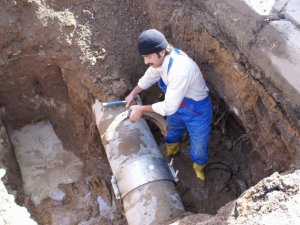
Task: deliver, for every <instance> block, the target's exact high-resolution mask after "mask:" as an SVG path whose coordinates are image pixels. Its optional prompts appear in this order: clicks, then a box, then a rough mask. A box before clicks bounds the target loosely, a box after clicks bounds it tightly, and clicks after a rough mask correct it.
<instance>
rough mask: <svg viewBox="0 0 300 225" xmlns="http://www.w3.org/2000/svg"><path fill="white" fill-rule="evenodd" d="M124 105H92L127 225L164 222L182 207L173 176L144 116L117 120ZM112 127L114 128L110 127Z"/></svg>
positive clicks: (179, 215) (173, 218) (178, 212)
mask: <svg viewBox="0 0 300 225" xmlns="http://www.w3.org/2000/svg"><path fill="white" fill-rule="evenodd" d="M125 110H126V108H125V107H124V106H119V107H102V105H101V103H100V102H99V101H96V103H95V104H94V105H93V112H94V116H95V120H96V125H97V128H98V131H99V133H100V136H101V139H102V142H103V145H104V148H105V151H106V155H107V158H108V161H109V164H110V166H111V169H112V173H113V175H114V177H115V182H116V184H117V187H118V190H119V192H120V196H121V198H122V200H123V206H124V210H125V214H126V218H127V221H128V224H129V225H141V224H143V225H154V224H166V223H167V222H168V221H172V220H175V219H178V218H180V217H182V215H183V213H184V207H183V205H182V202H181V200H180V197H179V195H178V193H177V191H176V188H175V184H174V179H173V176H172V174H171V172H170V170H169V168H168V166H167V164H166V163H165V162H164V158H163V156H162V154H161V152H160V150H159V148H158V146H157V144H156V142H155V140H154V138H153V136H152V133H151V131H150V129H149V127H148V125H147V123H146V122H145V120H144V119H140V120H139V122H136V123H132V122H130V121H129V119H124V117H123V118H122V119H121V120H124V121H122V122H121V123H120V124H118V123H117V122H116V120H118V118H120V116H119V117H118V115H119V114H120V113H122V112H124V111H125ZM112 130H113V131H112Z"/></svg>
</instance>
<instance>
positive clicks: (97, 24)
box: [0, 0, 293, 225]
mask: <svg viewBox="0 0 300 225" xmlns="http://www.w3.org/2000/svg"><path fill="white" fill-rule="evenodd" d="M196 5H197V4H196ZM193 7H195V5H194V3H193V2H192V1H185V5H184V7H182V2H181V1H174V2H170V1H164V2H161V3H158V2H157V1H151V2H150V1H149V2H148V1H130V0H122V1H103V0H85V1H77V0H59V1H57V0H45V1H41V0H19V1H2V2H1V3H0V21H1V22H0V30H1V34H0V49H1V53H0V83H1V86H0V119H1V120H2V121H3V124H4V126H1V129H4V127H5V130H6V132H7V133H8V136H10V134H11V133H12V132H13V131H14V130H16V129H19V128H21V127H23V126H25V125H27V124H31V123H36V122H39V121H42V120H49V121H50V122H51V124H52V126H53V128H54V130H55V133H56V134H57V136H58V137H59V139H60V140H61V141H62V143H63V146H64V148H65V149H67V150H68V151H72V152H73V153H74V154H75V155H76V156H77V157H79V158H80V159H81V160H82V161H83V163H84V169H83V171H82V175H81V178H80V179H79V180H78V181H77V182H74V183H71V184H61V185H60V186H59V188H60V189H61V190H63V192H64V193H65V197H64V199H63V200H62V201H54V200H53V199H51V198H46V199H45V200H43V201H42V202H41V203H40V204H39V205H38V206H35V205H34V204H33V203H32V201H31V200H30V196H27V195H26V194H25V193H24V192H23V189H22V182H21V179H22V177H21V174H20V170H19V168H18V164H17V162H16V159H15V156H14V153H13V146H12V145H11V143H10V141H9V140H8V138H7V139H5V138H4V137H2V136H1V138H2V139H1V140H6V141H5V142H4V143H5V146H6V148H7V149H11V151H9V152H6V153H5V154H2V155H0V156H1V157H0V165H1V166H3V167H4V168H7V173H6V177H5V180H4V184H5V185H6V187H7V189H8V190H9V191H10V193H12V194H14V195H15V197H16V202H17V203H18V204H19V205H21V206H24V207H26V208H27V209H28V210H29V211H30V213H31V215H32V217H33V218H34V220H36V221H37V222H38V224H43V225H47V224H49V225H50V224H66V225H67V224H91V225H92V224H126V219H125V217H124V212H123V209H122V204H121V202H119V201H116V200H115V197H114V195H113V194H112V188H111V185H110V177H111V175H112V174H111V170H110V167H109V164H108V161H107V159H106V156H105V152H104V149H103V146H102V145H101V141H100V138H99V134H98V132H97V130H96V127H95V124H94V119H93V115H92V112H91V105H92V104H93V102H94V100H95V99H96V98H97V99H99V100H100V101H110V100H120V99H123V98H124V97H125V96H126V94H128V93H129V91H130V90H131V89H132V88H133V87H134V85H135V84H136V82H137V80H138V79H139V77H140V76H141V75H142V74H143V72H144V71H145V68H146V67H145V66H144V65H143V60H142V58H141V57H140V56H139V55H138V53H137V51H136V45H135V41H136V38H137V37H138V35H139V33H140V32H141V31H143V30H144V29H146V28H150V27H156V28H157V29H160V30H162V31H163V32H164V33H165V34H166V36H167V38H168V39H169V41H170V42H172V43H174V44H175V45H176V46H178V47H180V48H182V49H183V50H185V51H186V52H187V53H189V54H190V55H191V56H192V57H193V58H194V59H195V61H196V62H197V63H198V64H199V66H200V68H201V70H202V72H203V74H204V77H205V78H206V80H207V82H208V86H209V88H210V90H211V97H212V100H213V107H214V123H213V130H212V134H211V144H210V161H209V164H208V165H207V167H206V169H205V172H206V175H207V180H206V182H200V181H199V180H197V179H196V177H195V175H194V172H193V170H192V161H191V160H190V158H189V152H188V149H189V141H188V138H187V137H186V139H185V140H184V141H183V142H182V144H181V152H180V153H179V154H178V155H177V156H175V168H177V169H179V171H180V172H179V179H180V182H179V183H178V185H177V189H178V192H179V194H180V196H181V198H182V201H183V204H184V206H185V209H186V211H187V212H192V213H205V214H216V213H217V211H218V210H219V209H220V208H221V207H222V206H224V205H225V204H226V203H228V202H230V201H232V200H234V199H236V198H237V197H238V196H240V194H241V193H242V192H243V191H245V189H247V188H248V187H251V186H253V185H254V184H256V183H257V182H258V181H259V180H261V179H262V178H264V177H266V176H268V175H270V174H271V173H272V172H274V171H276V170H278V169H279V168H280V169H279V171H284V170H286V168H289V163H290V160H291V158H292V154H293V153H292V152H288V151H289V150H288V148H287V147H286V144H285V143H284V141H282V139H283V138H282V136H281V134H280V133H278V130H276V129H275V128H276V124H274V122H272V123H269V121H270V120H271V119H270V118H268V117H267V116H266V115H263V114H262V111H264V110H265V108H263V106H262V105H263V102H264V103H265V104H269V103H270V104H273V102H272V99H271V98H270V97H268V96H267V94H266V92H265V91H264V90H263V89H262V88H261V87H258V86H259V85H258V83H255V82H254V84H253V82H252V81H251V79H250V78H249V79H248V78H247V79H248V80H247V79H246V80H245V79H243V80H241V79H239V78H240V77H244V76H246V75H245V74H247V70H246V69H245V68H244V67H243V65H244V64H242V63H240V64H239V62H238V60H236V57H235V56H233V54H232V49H230V48H229V47H230V46H229V47H227V48H225V47H224V45H223V44H222V43H221V42H218V40H217V39H216V38H215V37H214V35H210V34H209V33H208V32H207V31H206V30H205V29H204V27H203V25H197V24H200V22H199V21H195V18H194V19H193V20H190V18H189V16H190V13H189V12H191V11H189V10H190V8H193ZM197 7H199V6H198V5H197ZM164 15H165V17H164ZM203 17H206V19H207V21H208V20H209V17H208V15H204V14H203V15H202V17H201V18H202V19H204V18H203ZM199 18H200V17H199ZM188 21H192V22H193V23H195V24H194V25H193V27H194V29H188V28H187V27H189V26H191V24H189V23H188ZM196 26H198V29H196V28H195V27H196ZM4 31H5V32H4ZM223 38H226V37H225V36H223ZM200 39H201V41H199V40H200ZM237 64H238V66H236V65H237ZM255 71H256V70H255ZM220 74H223V75H220ZM226 75H228V77H226ZM234 76H236V78H235V79H233V78H234ZM229 84H230V85H229ZM232 85H236V87H235V89H234V90H233V89H232V88H231V87H232ZM247 85H249V86H247ZM223 87H225V88H224V89H223ZM253 87H254V88H256V89H257V90H258V93H257V94H256V95H255V96H254V97H253V96H251V92H252V90H251V88H253ZM236 92H239V93H240V96H239V97H240V100H239V103H240V104H241V105H242V104H243V103H244V102H245V103H246V104H245V107H246V108H247V107H248V110H247V109H246V108H245V113H243V114H242V115H241V118H237V117H236V116H235V115H234V114H233V113H232V111H233V110H232V108H231V106H230V105H228V102H226V101H224V99H226V97H225V96H232V95H235V94H236ZM259 95H261V96H259ZM161 98H162V96H161V93H160V92H159V91H158V89H157V88H156V87H153V88H151V89H150V90H148V91H147V92H145V93H143V94H142V100H143V102H144V104H147V103H151V102H153V101H159V99H161ZM257 102H259V103H260V104H258V106H256V103H257ZM252 107H254V109H253V108H252ZM257 107H262V108H261V109H260V108H257ZM274 110H276V106H274ZM277 110H278V109H277ZM257 112H258V113H257ZM259 116H260V117H259ZM273 117H274V118H275V121H278V120H279V118H280V117H281V114H280V113H278V114H276V115H275V113H274V115H273ZM1 120H0V121H1ZM260 120H264V121H265V122H259V121H260ZM245 121H246V122H245ZM149 125H150V127H151V129H152V131H153V133H154V134H155V138H156V140H157V142H158V144H159V146H160V149H161V150H162V153H163V154H164V156H165V158H166V160H169V159H168V157H167V156H166V151H165V148H164V145H163V140H162V136H161V135H160V133H159V131H158V130H157V128H156V127H155V125H153V124H151V123H149ZM266 127H267V128H269V129H268V130H267V132H261V131H262V130H265V129H266ZM270 127H273V128H274V129H275V131H274V130H272V129H271V128H270ZM291 129H292V128H291ZM254 131H255V132H254ZM276 131H277V133H276ZM284 135H286V134H284ZM259 136H261V137H259ZM262 141H263V144H261V143H262ZM1 143H2V142H1ZM270 149H271V150H270ZM276 149H277V150H278V149H280V151H276ZM266 153H268V154H267V156H266ZM98 196H101V197H102V198H103V199H105V201H106V202H109V206H110V207H111V208H113V211H112V214H110V216H109V217H106V218H105V217H104V216H103V212H101V211H99V202H97V198H98ZM101 213H102V214H101Z"/></svg>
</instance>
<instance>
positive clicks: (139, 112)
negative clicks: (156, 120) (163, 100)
mask: <svg viewBox="0 0 300 225" xmlns="http://www.w3.org/2000/svg"><path fill="white" fill-rule="evenodd" d="M130 109H131V113H130V117H129V119H130V120H131V122H137V121H139V119H140V118H141V117H142V116H143V114H144V113H145V112H153V109H152V106H151V105H133V106H131V107H130Z"/></svg>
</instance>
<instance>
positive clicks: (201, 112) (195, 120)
mask: <svg viewBox="0 0 300 225" xmlns="http://www.w3.org/2000/svg"><path fill="white" fill-rule="evenodd" d="M137 42H138V51H139V53H140V54H141V55H142V56H143V58H144V62H145V64H146V65H148V66H149V68H148V69H147V71H146V72H145V74H144V75H143V76H142V77H141V78H140V80H139V82H138V84H137V86H136V87H135V88H134V89H133V90H132V91H131V93H130V94H129V95H128V96H127V97H126V98H125V100H127V105H126V106H127V107H129V106H130V105H131V103H132V102H133V100H134V99H135V97H136V95H137V94H139V93H140V92H141V91H143V90H145V89H147V88H149V87H150V86H152V85H153V84H154V83H156V82H158V85H159V87H160V88H161V89H162V91H163V92H164V93H165V99H164V101H161V102H157V103H155V104H152V105H133V106H131V107H130V108H131V110H132V111H131V115H130V120H131V121H138V120H139V119H140V117H141V116H142V115H143V113H145V112H156V113H158V114H160V115H162V116H167V124H168V129H169V130H168V135H167V136H166V137H165V142H166V148H167V154H168V156H171V155H175V154H176V153H178V152H179V143H180V141H181V139H182V135H183V134H184V132H185V130H186V129H187V131H188V133H189V137H190V143H191V147H190V156H191V159H192V160H193V162H194V163H193V168H194V170H195V172H196V175H197V177H198V178H199V179H200V180H205V174H204V171H203V169H204V167H205V165H206V163H207V161H208V144H209V135H210V130H211V121H212V108H211V103H210V99H209V96H208V89H207V87H206V84H205V81H204V79H203V76H202V74H201V71H200V69H199V67H198V66H197V64H196V63H195V62H194V61H193V60H192V59H191V58H189V57H188V56H187V55H186V54H185V53H184V52H182V51H181V50H179V49H176V48H173V47H172V46H171V45H169V44H168V42H167V40H166V38H165V36H164V35H163V34H162V33H161V32H159V31H157V30H155V29H150V30H146V31H144V32H142V33H141V35H140V36H139V38H138V41H137Z"/></svg>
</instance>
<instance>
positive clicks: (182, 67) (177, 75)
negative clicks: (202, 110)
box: [138, 51, 208, 116]
mask: <svg viewBox="0 0 300 225" xmlns="http://www.w3.org/2000/svg"><path fill="white" fill-rule="evenodd" d="M170 57H172V58H173V63H172V66H171V68H170V70H169V72H168V71H167V70H168V65H169V61H170ZM160 77H161V78H162V80H163V81H164V83H165V84H166V85H168V86H167V87H168V88H167V92H166V94H165V99H164V101H162V102H157V103H154V104H153V105H152V108H153V110H154V111H155V112H156V113H158V114H160V115H162V116H166V115H171V114H173V113H175V112H176V111H177V109H178V108H179V106H180V103H181V102H182V100H183V98H184V97H186V98H191V99H193V100H195V101H200V100H202V99H204V98H205V97H207V95H208V89H207V87H206V84H205V81H204V79H203V76H202V73H201V71H200V69H199V67H198V66H197V64H196V63H195V62H194V61H193V60H192V59H191V58H190V57H188V56H187V55H186V54H185V53H184V52H182V51H180V54H179V55H178V54H176V53H174V51H172V53H171V55H167V56H166V57H165V59H164V62H163V64H162V66H161V67H159V68H153V67H149V68H148V69H147V71H146V72H145V74H144V75H143V76H142V77H141V78H140V80H139V82H138V86H139V87H140V88H141V89H143V90H145V89H147V88H149V87H150V86H152V85H153V84H154V83H156V82H157V81H158V80H159V79H160Z"/></svg>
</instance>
